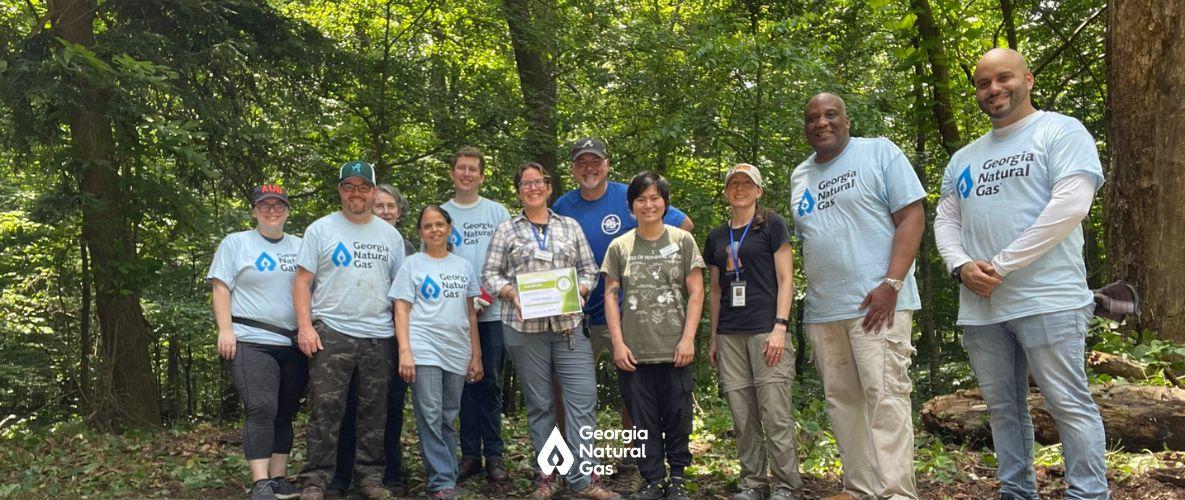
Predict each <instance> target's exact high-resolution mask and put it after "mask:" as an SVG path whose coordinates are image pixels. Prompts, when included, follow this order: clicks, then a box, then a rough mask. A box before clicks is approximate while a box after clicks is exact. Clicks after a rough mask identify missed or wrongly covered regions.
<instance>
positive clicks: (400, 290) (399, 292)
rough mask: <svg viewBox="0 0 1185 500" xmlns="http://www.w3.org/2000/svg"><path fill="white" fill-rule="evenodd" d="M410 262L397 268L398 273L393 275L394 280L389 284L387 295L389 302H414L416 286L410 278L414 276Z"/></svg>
mask: <svg viewBox="0 0 1185 500" xmlns="http://www.w3.org/2000/svg"><path fill="white" fill-rule="evenodd" d="M412 267H413V265H412V263H411V262H406V263H404V264H403V266H401V267H400V268H399V272H398V273H396V274H395V280H394V281H392V282H391V290H390V291H389V292H388V293H387V298H388V299H391V300H393V301H394V300H402V301H405V302H412V303H414V302H415V301H416V285H415V283H413V281H415V280H414V279H412V277H413V276H414V275H415V270H414V269H411V268H412Z"/></svg>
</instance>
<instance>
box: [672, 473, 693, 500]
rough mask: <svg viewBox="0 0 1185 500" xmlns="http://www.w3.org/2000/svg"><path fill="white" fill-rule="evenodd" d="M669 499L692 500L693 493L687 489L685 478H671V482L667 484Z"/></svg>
mask: <svg viewBox="0 0 1185 500" xmlns="http://www.w3.org/2000/svg"><path fill="white" fill-rule="evenodd" d="M667 500H691V493H689V492H688V491H687V485H685V484H684V482H683V478H681V477H672V478H671V484H669V485H668V486H667Z"/></svg>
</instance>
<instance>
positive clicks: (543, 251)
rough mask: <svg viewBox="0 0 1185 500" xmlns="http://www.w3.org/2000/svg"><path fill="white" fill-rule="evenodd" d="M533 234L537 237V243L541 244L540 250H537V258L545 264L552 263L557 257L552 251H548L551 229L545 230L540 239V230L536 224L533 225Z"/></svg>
mask: <svg viewBox="0 0 1185 500" xmlns="http://www.w3.org/2000/svg"><path fill="white" fill-rule="evenodd" d="M531 234H532V235H534V236H535V242H536V243H538V244H539V248H538V249H536V250H535V258H536V259H539V260H542V261H545V262H551V260H552V259H553V258H555V256H554V255H552V253H551V251H550V250H548V249H547V239H548V235H549V234H550V228H544V229H543V237H540V236H539V229H538V228H536V227H535V224H533V223H532V224H531Z"/></svg>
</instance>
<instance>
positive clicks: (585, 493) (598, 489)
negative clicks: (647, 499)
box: [573, 477, 662, 500]
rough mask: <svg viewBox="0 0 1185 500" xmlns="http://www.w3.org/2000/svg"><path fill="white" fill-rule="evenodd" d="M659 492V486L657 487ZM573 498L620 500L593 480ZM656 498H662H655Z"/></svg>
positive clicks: (613, 492)
mask: <svg viewBox="0 0 1185 500" xmlns="http://www.w3.org/2000/svg"><path fill="white" fill-rule="evenodd" d="M659 488H660V491H661V486H660V487H659ZM573 497H574V498H590V499H592V500H621V495H618V494H617V492H615V491H613V490H610V489H609V488H606V487H604V486H602V485H601V482H600V481H597V480H596V478H595V477H594V478H593V481H592V482H590V483H588V486H587V487H585V488H584V489H583V490H580V491H577V492H576V493H575V494H574V495H573ZM657 498H662V497H661V496H660V497H657Z"/></svg>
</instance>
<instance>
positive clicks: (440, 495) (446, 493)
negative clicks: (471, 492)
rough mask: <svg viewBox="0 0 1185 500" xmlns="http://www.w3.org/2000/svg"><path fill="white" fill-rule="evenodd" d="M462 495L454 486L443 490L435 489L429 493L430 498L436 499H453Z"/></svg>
mask: <svg viewBox="0 0 1185 500" xmlns="http://www.w3.org/2000/svg"><path fill="white" fill-rule="evenodd" d="M460 497H461V495H460V494H459V493H458V492H457V490H456V489H454V488H445V489H443V490H440V491H433V492H432V493H430V494H428V498H431V499H434V500H452V499H454V498H460Z"/></svg>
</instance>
